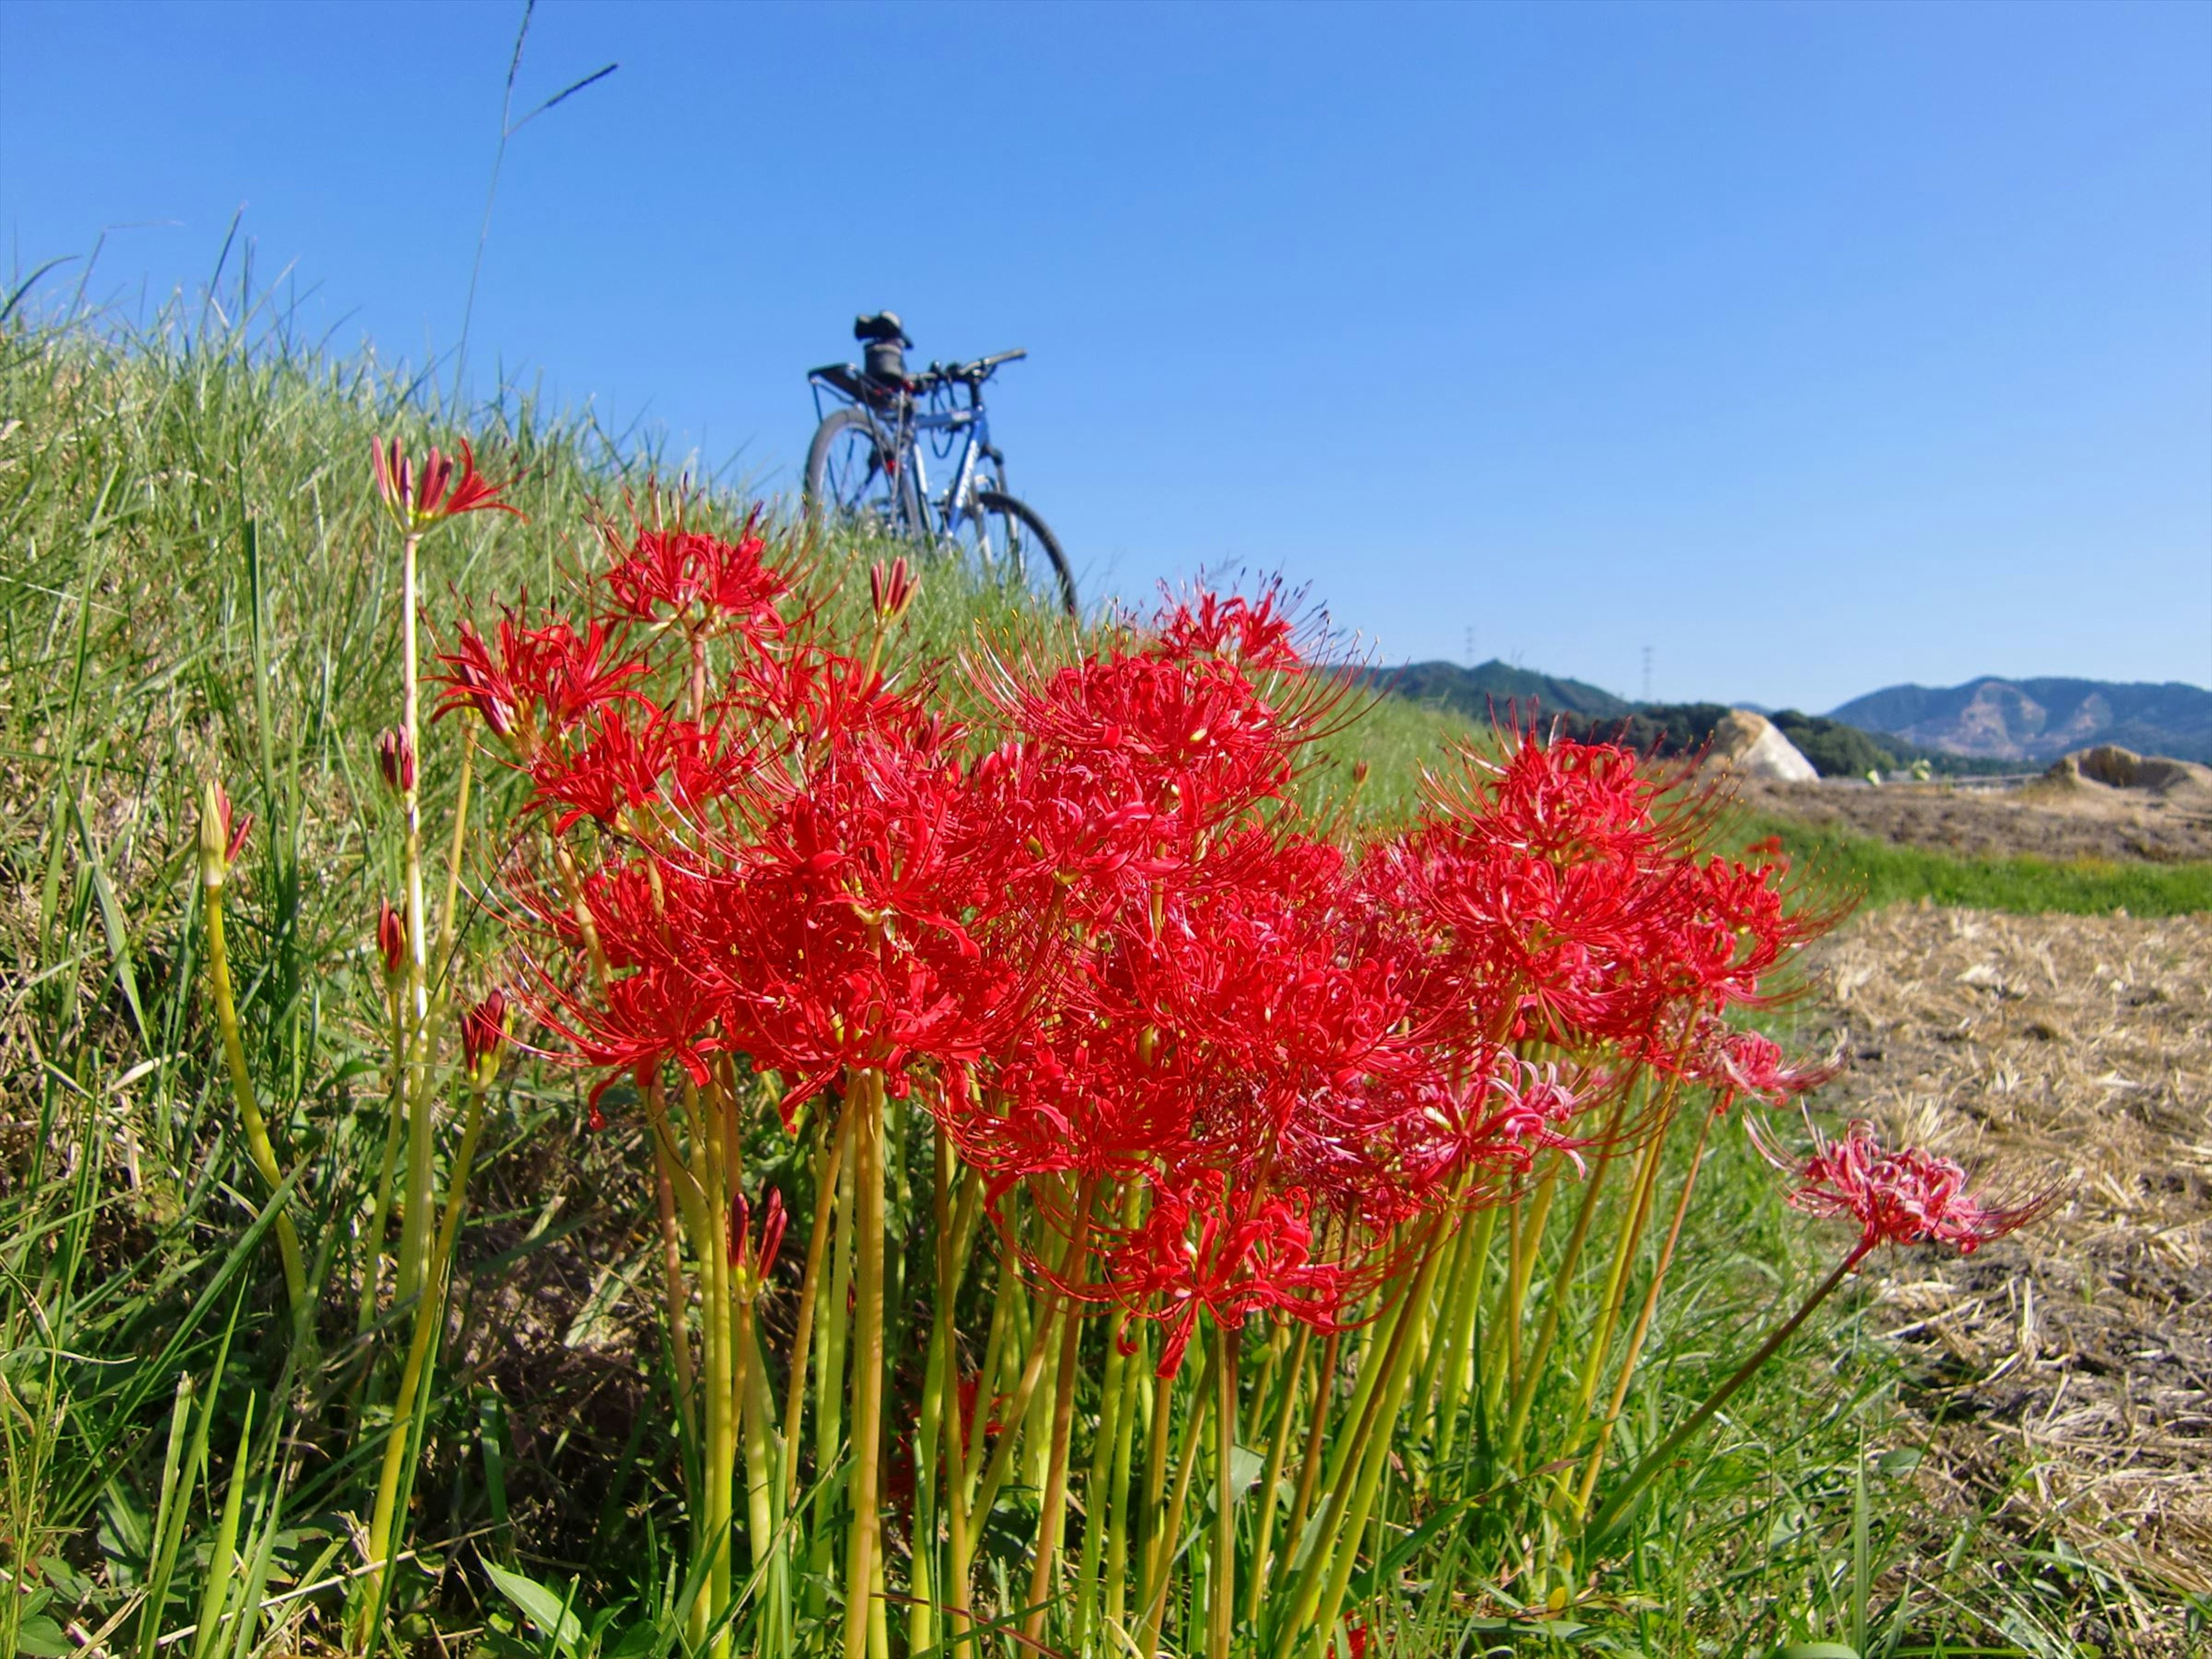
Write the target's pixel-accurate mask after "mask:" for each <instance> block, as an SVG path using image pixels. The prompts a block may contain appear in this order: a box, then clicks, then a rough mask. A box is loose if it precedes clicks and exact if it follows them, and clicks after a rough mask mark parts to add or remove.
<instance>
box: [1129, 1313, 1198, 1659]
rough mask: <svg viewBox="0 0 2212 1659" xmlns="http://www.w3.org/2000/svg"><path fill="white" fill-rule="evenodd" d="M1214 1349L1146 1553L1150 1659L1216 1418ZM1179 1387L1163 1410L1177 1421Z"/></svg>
mask: <svg viewBox="0 0 2212 1659" xmlns="http://www.w3.org/2000/svg"><path fill="white" fill-rule="evenodd" d="M1212 1382H1213V1350H1212V1347H1211V1346H1208V1348H1207V1349H1206V1360H1205V1363H1204V1364H1201V1365H1200V1367H1199V1371H1198V1382H1197V1383H1196V1385H1195V1386H1194V1388H1193V1389H1192V1390H1191V1397H1190V1407H1189V1409H1188V1411H1187V1412H1186V1413H1184V1414H1183V1430H1182V1449H1181V1451H1180V1453H1179V1455H1177V1456H1176V1477H1175V1490H1174V1492H1172V1493H1171V1494H1170V1497H1169V1498H1168V1507H1167V1515H1166V1516H1165V1518H1164V1520H1163V1521H1162V1522H1161V1525H1160V1530H1159V1534H1158V1536H1157V1537H1156V1538H1154V1539H1153V1540H1152V1547H1151V1548H1150V1549H1149V1550H1147V1551H1146V1561H1145V1581H1144V1585H1143V1594H1142V1595H1140V1596H1139V1598H1138V1601H1139V1606H1141V1607H1143V1608H1144V1620H1143V1628H1142V1629H1141V1630H1139V1632H1138V1635H1137V1649H1138V1651H1139V1653H1140V1654H1142V1655H1143V1656H1144V1659H1157V1656H1158V1653H1159V1650H1160V1626H1161V1625H1162V1623H1163V1621H1164V1615H1165V1614H1166V1612H1167V1604H1168V1587H1169V1586H1170V1584H1172V1583H1174V1582H1175V1564H1176V1556H1177V1554H1178V1553H1179V1550H1180V1546H1181V1544H1182V1517H1183V1511H1184V1510H1185V1508H1186V1506H1187V1505H1188V1502H1189V1499H1190V1478H1191V1474H1192V1472H1193V1471H1194V1470H1195V1469H1196V1468H1197V1467H1198V1458H1199V1450H1200V1441H1201V1440H1203V1438H1204V1437H1205V1433H1206V1423H1207V1420H1208V1419H1210V1418H1211V1417H1212V1415H1213V1409H1214V1398H1215V1395H1214V1389H1213V1388H1212ZM1172 1393H1173V1384H1172V1383H1170V1385H1169V1388H1168V1389H1166V1390H1164V1395H1167V1396H1168V1397H1164V1398H1163V1399H1162V1400H1161V1401H1160V1402H1159V1406H1158V1410H1159V1412H1160V1413H1161V1414H1162V1415H1163V1416H1173V1415H1174V1413H1173V1412H1172V1411H1170V1409H1169V1407H1170V1405H1171V1404H1172V1398H1171V1396H1172Z"/></svg>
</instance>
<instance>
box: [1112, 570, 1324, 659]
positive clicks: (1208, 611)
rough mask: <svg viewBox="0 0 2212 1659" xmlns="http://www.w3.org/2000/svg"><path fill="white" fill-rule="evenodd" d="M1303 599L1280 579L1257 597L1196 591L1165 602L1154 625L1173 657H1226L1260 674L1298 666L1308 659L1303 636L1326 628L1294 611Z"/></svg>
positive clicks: (1167, 653)
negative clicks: (1308, 622) (1286, 588)
mask: <svg viewBox="0 0 2212 1659" xmlns="http://www.w3.org/2000/svg"><path fill="white" fill-rule="evenodd" d="M1299 597H1300V596H1297V595H1291V596H1285V593H1284V592H1283V586H1282V581H1281V579H1280V578H1278V579H1276V580H1273V581H1271V582H1269V583H1268V584H1267V586H1265V587H1264V588H1262V589H1261V591H1260V596H1259V597H1258V598H1257V599H1246V598H1245V597H1244V596H1243V595H1242V594H1241V593H1231V594H1221V593H1216V592H1212V591H1211V590H1210V589H1206V588H1200V589H1197V590H1196V591H1194V592H1191V593H1189V594H1188V595H1186V596H1184V597H1183V598H1182V599H1173V600H1171V601H1170V603H1168V604H1165V605H1162V607H1161V609H1160V614H1159V615H1158V617H1157V618H1155V620H1154V623H1153V628H1154V630H1155V632H1156V633H1157V634H1158V640H1159V644H1158V650H1159V652H1160V653H1161V654H1162V655H1163V656H1165V657H1168V658H1170V659H1182V658H1188V657H1193V656H1201V655H1202V656H1212V657H1221V658H1225V659H1228V660H1229V661H1231V662H1234V663H1237V664H1240V665H1243V666H1244V667H1246V668H1249V669H1252V670H1254V671H1259V672H1268V671H1292V670H1296V669H1298V668H1300V667H1303V666H1304V663H1305V657H1306V653H1305V651H1304V649H1303V648H1302V647H1301V642H1300V639H1299V635H1300V634H1301V633H1302V632H1304V633H1308V634H1316V633H1320V634H1325V633H1326V632H1327V627H1326V623H1325V622H1324V623H1322V625H1321V626H1320V627H1318V628H1315V627H1310V626H1308V625H1305V624H1302V623H1300V622H1299V621H1298V620H1297V617H1295V616H1294V615H1292V614H1291V612H1292V609H1293V607H1295V606H1296V605H1297V603H1298V602H1299Z"/></svg>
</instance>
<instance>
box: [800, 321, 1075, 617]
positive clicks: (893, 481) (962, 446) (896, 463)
mask: <svg viewBox="0 0 2212 1659" xmlns="http://www.w3.org/2000/svg"><path fill="white" fill-rule="evenodd" d="M853 337H854V339H856V340H859V341H861V342H863V343H864V345H865V348H866V349H865V351H864V353H863V359H864V361H863V362H862V363H861V364H860V366H858V367H855V366H854V364H851V363H831V364H829V365H827V366H825V367H823V368H817V369H813V370H811V371H810V372H809V373H808V374H807V376H806V380H807V384H808V385H809V386H811V387H812V388H813V390H814V409H815V414H816V416H817V419H818V420H819V422H820V424H819V425H818V426H817V427H816V428H815V431H814V441H813V442H812V444H811V445H810V446H809V447H808V448H807V452H806V486H805V497H804V501H805V511H806V514H807V517H808V519H809V520H810V521H811V522H814V523H817V524H818V523H820V522H821V521H822V520H823V519H825V518H828V519H836V520H841V521H843V522H845V523H848V524H853V525H856V526H859V527H860V528H861V529H862V530H863V531H864V532H867V533H871V534H876V535H883V536H890V537H895V538H898V539H901V540H904V541H913V542H919V543H921V544H924V545H926V546H929V547H936V548H947V549H951V550H957V552H958V553H959V554H960V555H961V556H963V557H965V558H968V559H969V560H971V561H973V562H975V566H976V568H978V569H981V570H984V571H987V572H994V573H995V574H998V576H999V577H1000V580H1005V581H1008V582H1011V583H1013V584H1015V585H1016V586H1021V587H1024V588H1026V589H1028V590H1029V591H1030V592H1033V593H1035V594H1036V596H1037V598H1038V599H1041V600H1042V601H1044V602H1045V603H1047V604H1052V603H1057V604H1058V605H1060V608H1061V609H1063V610H1065V611H1066V612H1067V614H1068V615H1069V616H1071V617H1072V616H1074V615H1075V614H1076V612H1077V605H1076V597H1075V576H1074V573H1073V572H1072V571H1071V570H1070V569H1069V568H1068V566H1067V556H1066V554H1065V553H1064V552H1062V551H1061V550H1060V538H1058V537H1056V536H1054V534H1053V533H1052V531H1051V530H1050V528H1049V527H1048V526H1047V525H1046V524H1045V521H1044V520H1042V518H1040V517H1038V516H1037V513H1036V509H1035V508H1034V507H1030V505H1029V504H1028V503H1027V502H1026V501H1021V500H1019V499H1018V498H1017V497H1015V496H1013V495H1009V494H1007V493H1006V457H1005V456H1004V455H1002V454H1001V453H999V451H998V450H997V449H995V448H994V447H992V444H991V424H990V418H989V416H988V415H987V412H986V411H985V410H984V407H983V386H984V383H985V382H986V381H987V380H989V379H990V378H991V377H992V376H993V375H994V374H997V373H998V371H999V370H1000V368H1002V367H1004V366H1005V365H1006V364H1007V363H1012V362H1020V361H1021V360H1022V359H1023V358H1024V357H1026V356H1029V353H1028V352H1026V351H1001V352H997V353H994V355H993V356H988V357H979V358H977V359H976V360H975V362H968V363H934V362H933V363H932V364H930V366H929V367H928V368H927V369H925V370H923V371H922V372H921V374H912V375H910V374H908V373H907V370H906V348H908V346H911V345H912V344H913V343H914V342H913V341H911V340H909V339H908V338H907V337H906V331H905V329H904V328H903V327H902V325H900V322H899V319H898V318H897V317H896V315H895V314H894V313H890V312H888V311H886V312H882V313H878V314H877V315H875V316H872V317H862V318H860V319H857V320H855V321H854V324H853ZM824 392H829V393H830V394H831V395H832V396H833V397H834V398H836V399H838V400H839V401H840V402H841V403H842V405H843V406H842V407H841V408H835V409H831V410H829V412H827V413H826V414H825V413H823V393H824ZM963 392H964V393H965V397H964V398H963V396H962V394H963ZM924 435H927V436H928V438H929V440H930V441H929V444H928V446H927V447H928V448H929V449H930V450H931V451H932V452H933V453H934V455H935V457H936V459H939V460H940V461H944V460H951V459H953V458H954V457H955V456H956V455H957V460H954V462H953V466H952V474H951V482H950V483H947V484H946V485H945V491H944V494H943V495H932V494H931V493H930V485H929V476H928V471H927V459H926V458H925V456H924V454H923V453H922V452H923V447H924V446H923V444H922V438H923V436H924Z"/></svg>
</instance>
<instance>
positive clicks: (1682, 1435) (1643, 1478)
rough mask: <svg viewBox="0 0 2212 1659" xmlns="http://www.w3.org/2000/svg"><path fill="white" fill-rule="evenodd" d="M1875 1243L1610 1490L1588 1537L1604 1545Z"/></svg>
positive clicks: (1847, 1261)
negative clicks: (1648, 1490) (1639, 1500)
mask: <svg viewBox="0 0 2212 1659" xmlns="http://www.w3.org/2000/svg"><path fill="white" fill-rule="evenodd" d="M1868 1249H1869V1246H1867V1245H1865V1244H1861V1245H1859V1246H1858V1247H1857V1249H1854V1250H1853V1251H1852V1252H1851V1253H1850V1255H1847V1256H1845V1257H1844V1259H1843V1260H1842V1261H1839V1262H1838V1263H1837V1264H1836V1270H1835V1272H1833V1273H1830V1274H1829V1275H1828V1276H1827V1277H1826V1279H1822V1280H1821V1281H1820V1283H1819V1284H1818V1285H1815V1286H1814V1288H1813V1292H1812V1294H1811V1295H1809V1296H1808V1297H1806V1298H1805V1299H1804V1300H1803V1301H1802V1302H1801V1303H1799V1304H1797V1311H1796V1312H1795V1313H1793V1314H1791V1315H1790V1317H1789V1318H1787V1319H1785V1320H1784V1321H1783V1322H1782V1323H1781V1324H1779V1325H1778V1326H1777V1327H1775V1328H1774V1330H1773V1332H1772V1334H1770V1335H1769V1336H1768V1337H1767V1339H1766V1340H1765V1341H1764V1342H1762V1343H1760V1344H1759V1346H1758V1347H1757V1348H1756V1349H1755V1350H1753V1353H1752V1356H1751V1358H1748V1359H1747V1360H1745V1361H1744V1362H1743V1364H1741V1365H1739V1366H1737V1367H1736V1368H1735V1370H1734V1371H1733V1372H1731V1373H1730V1374H1729V1379H1728V1381H1727V1382H1725V1383H1722V1384H1721V1385H1720V1387H1719V1388H1717V1389H1714V1390H1713V1392H1712V1393H1711V1395H1708V1396H1707V1397H1706V1400H1705V1404H1703V1405H1702V1406H1700V1407H1698V1408H1697V1410H1695V1411H1693V1412H1692V1413H1690V1414H1689V1416H1687V1417H1686V1418H1685V1419H1682V1423H1681V1426H1680V1427H1679V1428H1677V1429H1676V1430H1675V1431H1674V1433H1672V1434H1670V1435H1668V1437H1666V1438H1665V1439H1664V1440H1662V1441H1661V1442H1660V1443H1659V1444H1658V1445H1657V1446H1656V1447H1654V1448H1653V1449H1651V1450H1650V1451H1649V1452H1646V1453H1645V1454H1644V1457H1643V1458H1642V1460H1641V1461H1640V1462H1638V1464H1637V1465H1636V1467H1635V1468H1632V1469H1631V1470H1630V1471H1629V1472H1628V1474H1627V1476H1626V1478H1625V1479H1624V1480H1622V1481H1621V1483H1620V1486H1617V1487H1616V1488H1614V1489H1613V1492H1610V1493H1609V1494H1607V1498H1606V1500H1605V1502H1604V1504H1601V1506H1600V1507H1599V1509H1598V1512H1597V1513H1596V1514H1595V1515H1594V1516H1591V1517H1590V1523H1589V1529H1588V1532H1587V1534H1586V1535H1587V1536H1588V1537H1589V1538H1590V1539H1591V1540H1592V1541H1594V1542H1595V1543H1597V1544H1599V1545H1600V1546H1602V1545H1603V1543H1604V1541H1605V1539H1606V1537H1607V1534H1609V1533H1610V1532H1611V1531H1612V1530H1613V1528H1614V1527H1615V1526H1617V1525H1618V1524H1619V1523H1620V1522H1621V1521H1623V1520H1625V1519H1626V1517H1627V1514H1628V1510H1629V1508H1630V1506H1631V1505H1632V1504H1634V1503H1635V1502H1636V1500H1637V1498H1638V1497H1639V1496H1640V1495H1642V1493H1643V1491H1644V1487H1646V1486H1650V1484H1651V1480H1652V1477H1653V1476H1655V1475H1656V1474H1658V1473H1659V1471H1660V1470H1662V1469H1663V1468H1666V1467H1667V1463H1668V1460H1669V1459H1670V1458H1672V1457H1673V1456H1674V1454H1675V1453H1676V1452H1678V1451H1680V1450H1681V1449H1682V1447H1683V1445H1684V1444H1685V1443H1686V1442H1687V1441H1688V1440H1689V1438H1690V1437H1691V1436H1692V1435H1693V1434H1695V1433H1696V1432H1697V1431H1699V1429H1701V1428H1703V1427H1704V1426H1705V1421H1706V1419H1709V1418H1710V1417H1711V1416H1712V1414H1713V1413H1715V1412H1717V1411H1718V1410H1719V1409H1720V1408H1721V1407H1723V1406H1725V1405H1727V1404H1728V1402H1729V1398H1730V1397H1731V1396H1732V1395H1735V1391H1736V1390H1737V1389H1740V1388H1741V1387H1742V1386H1743V1385H1744V1384H1745V1383H1748V1382H1750V1381H1751V1379H1752V1378H1753V1376H1756V1375H1757V1374H1758V1372H1759V1367H1760V1366H1762V1365H1764V1364H1766V1362H1767V1361H1768V1360H1770V1359H1771V1358H1774V1356H1775V1354H1776V1353H1777V1352H1779V1351H1780V1349H1781V1347H1782V1345H1783V1344H1784V1343H1785V1342H1787V1341H1788V1340H1790V1338H1791V1337H1792V1336H1794V1335H1795V1334H1796V1331H1797V1328H1798V1327H1799V1326H1800V1325H1802V1324H1803V1323H1804V1322H1805V1321H1806V1319H1807V1317H1808V1316H1809V1315H1810V1314H1811V1313H1812V1311H1813V1310H1814V1309H1815V1308H1817V1307H1819V1306H1820V1304H1822V1303H1823V1302H1826V1300H1827V1299H1828V1297H1830V1296H1831V1295H1832V1293H1833V1292H1834V1291H1835V1288H1836V1286H1837V1285H1840V1284H1842V1283H1843V1282H1844V1278H1845V1276H1846V1275H1848V1274H1849V1273H1850V1271H1851V1269H1852V1268H1854V1267H1857V1266H1858V1265H1859V1263H1860V1262H1861V1261H1863V1260H1864V1259H1865V1256H1866V1253H1867V1250H1868Z"/></svg>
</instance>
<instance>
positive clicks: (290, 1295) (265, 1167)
mask: <svg viewBox="0 0 2212 1659" xmlns="http://www.w3.org/2000/svg"><path fill="white" fill-rule="evenodd" d="M208 793H209V797H210V803H209V805H210V808H211V807H212V805H213V797H214V793H215V788H214V786H213V785H212V784H210V786H209V787H208ZM221 826H222V817H221V814H220V813H219V812H215V811H208V812H207V813H206V814H205V815H204V817H203V819H202V823H201V829H200V889H201V891H202V892H204V894H205V895H206V899H207V936H208V976H209V978H210V980H211V981H213V982H214V989H215V1020H216V1026H217V1028H218V1029H219V1030H221V1031H222V1057H223V1060H224V1063H225V1065H226V1066H228V1068H229V1072H230V1094H231V1098H232V1100H233V1101H234V1102H235V1103H236V1104H237V1107H238V1116H239V1121H240V1123H241V1124H242V1125H244V1127H245V1129H246V1152H248V1153H249V1154H250V1155H251V1156H252V1159H253V1167H254V1168H255V1169H256V1170H259V1171H260V1172H261V1178H262V1180H264V1181H265V1182H268V1183H269V1190H270V1192H271V1193H274V1192H276V1190H277V1189H278V1188H281V1187H283V1184H284V1172H283V1170H282V1169H280V1168H279V1167H278V1166H277V1163H276V1147H275V1146H272V1145H271V1144H270V1139H269V1125H268V1124H267V1123H266V1122H265V1121H264V1120H263V1118H262V1115H261V1103H260V1101H259V1100H258V1099H257V1098H256V1097H255V1095H254V1092H253V1076H252V1073H250V1072H248V1071H247V1070H246V1043H245V1040H244V1039H243V1038H242V1037H241V1036H240V1034H239V1029H238V1005H237V1003H236V1001H235V1000H234V998H233V994H232V991H231V986H230V953H229V951H228V948H227V947H226V945H224V942H223V933H222V889H223V883H224V880H225V879H226V877H227V873H228V872H226V871H225V869H224V867H223V855H224V850H225V849H224V848H222V845H221V844H220V843H221V840H222V827H221ZM210 848H212V856H210ZM275 1226H276V1251H277V1254H278V1255H280V1256H281V1257H282V1258H283V1263H284V1294H285V1298H286V1305H287V1306H288V1307H289V1309H290V1310H291V1314H292V1340H293V1343H294V1345H295V1346H297V1345H298V1344H300V1343H301V1342H304V1341H306V1340H307V1335H308V1333H309V1329H310V1328H311V1326H312V1324H313V1317H314V1309H313V1304H312V1303H311V1302H310V1301H309V1300H308V1297H307V1267H306V1265H305V1263H304V1261H302V1259H301V1254H300V1234H299V1231H298V1230H297V1229H296V1228H295V1227H294V1226H293V1225H292V1215H291V1212H290V1211H289V1209H287V1208H284V1207H282V1206H280V1207H279V1208H278V1210H277V1212H276V1223H275Z"/></svg>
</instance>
